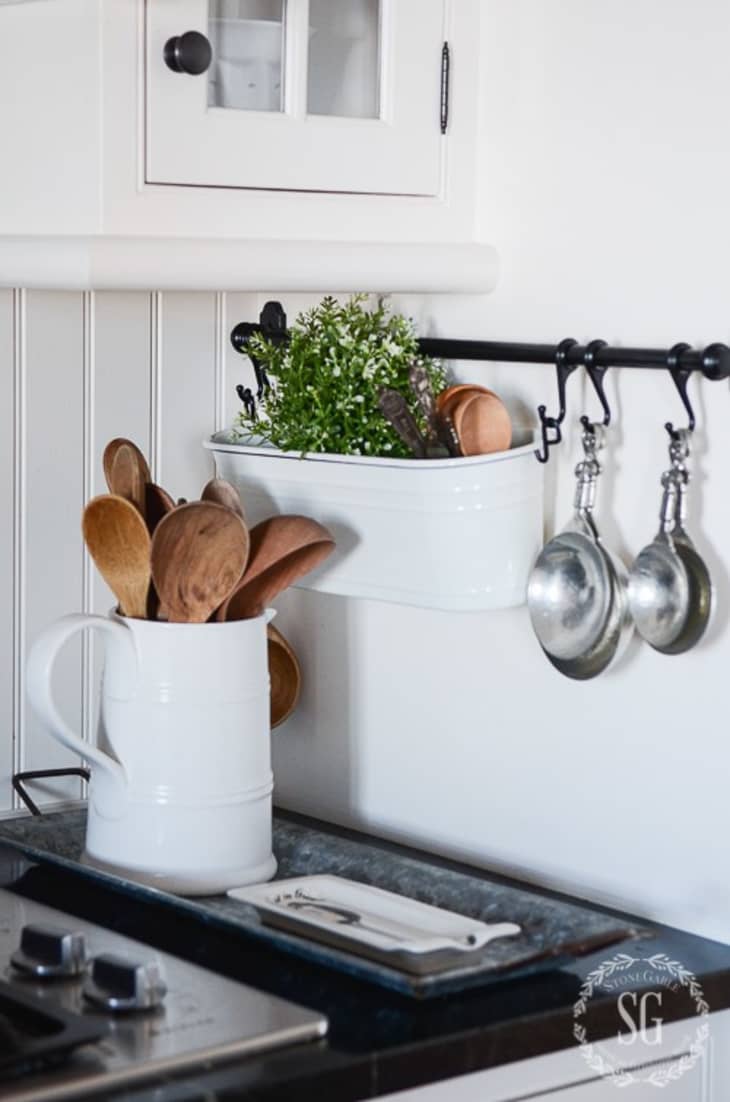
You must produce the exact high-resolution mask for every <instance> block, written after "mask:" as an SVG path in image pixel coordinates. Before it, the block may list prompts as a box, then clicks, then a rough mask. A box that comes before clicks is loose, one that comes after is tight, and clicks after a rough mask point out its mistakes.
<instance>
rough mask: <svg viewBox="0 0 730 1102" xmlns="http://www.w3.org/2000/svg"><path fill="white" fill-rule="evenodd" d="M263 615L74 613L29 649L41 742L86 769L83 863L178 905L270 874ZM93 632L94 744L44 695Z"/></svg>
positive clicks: (272, 863)
mask: <svg viewBox="0 0 730 1102" xmlns="http://www.w3.org/2000/svg"><path fill="white" fill-rule="evenodd" d="M272 616H273V613H272V612H269V613H267V614H265V615H264V616H259V617H257V618H255V619H252V620H238V621H232V622H229V623H220V624H219V623H214V624H171V623H164V622H155V621H150V620H133V619H127V618H125V617H122V616H119V615H117V614H116V613H110V615H109V616H108V617H105V616H86V615H81V614H74V615H71V616H65V617H63V618H62V619H61V620H59V621H57V623H55V624H53V625H52V626H51V627H49V628H47V629H46V631H44V632H43V633H42V634H41V635H40V637H39V638H38V639H37V640H36V642H35V644H34V645H33V647H32V649H31V652H30V655H29V658H28V667H27V681H28V693H29V696H30V700H31V702H32V704H33V706H34V707H35V709H36V710H37V711H38V713H39V715H40V717H41V718H42V720H43V722H44V723H45V725H46V727H47V728H48V730H49V732H50V734H51V735H52V736H53V737H54V738H56V739H58V741H59V742H61V743H63V745H64V746H67V747H68V748H69V749H70V750H73V751H74V752H75V753H77V754H78V755H79V756H80V757H82V758H85V759H86V760H87V761H88V763H89V766H90V769H91V781H90V784H89V811H88V823H87V830H86V848H85V851H84V860H85V861H86V862H87V863H89V864H92V865H95V866H97V867H99V868H103V869H105V870H106V871H108V872H113V873H116V874H118V875H120V876H125V877H128V878H130V879H133V880H136V881H139V882H141V883H145V884H150V885H153V886H154V887H157V888H162V889H164V890H166V891H173V892H179V893H180V894H183V895H205V894H211V893H215V892H222V891H225V890H226V889H227V888H232V887H236V886H237V885H241V884H254V883H258V882H260V881H264V880H269V879H271V877H272V876H273V875H274V872H275V871H276V861H275V860H274V857H273V854H272V850H271V793H272V789H273V779H272V773H271V748H270V728H269V673H268V661H267V644H266V625H267V623H268V622H269V620H270V619H271V618H272ZM89 627H91V628H98V629H99V630H100V632H101V633H102V634H103V635H104V639H105V644H106V655H105V658H106V660H105V669H104V677H103V682H102V693H101V712H100V724H99V738H98V745H97V746H92V745H89V744H88V743H86V742H84V741H82V740H81V739H80V738H78V737H77V736H76V735H75V734H74V733H73V732H72V731H71V730H70V728H69V727H68V725H67V724H66V723H65V721H64V720H63V719H62V717H61V716H60V714H59V712H58V710H57V708H56V706H55V703H54V701H53V697H52V692H51V673H52V668H53V663H54V661H55V658H56V655H57V654H58V651H59V650H60V648H61V647H62V646H63V644H64V643H65V642H66V641H67V640H68V639H69V638H70V636H72V635H74V634H75V633H76V632H78V631H82V630H83V629H84V628H89Z"/></svg>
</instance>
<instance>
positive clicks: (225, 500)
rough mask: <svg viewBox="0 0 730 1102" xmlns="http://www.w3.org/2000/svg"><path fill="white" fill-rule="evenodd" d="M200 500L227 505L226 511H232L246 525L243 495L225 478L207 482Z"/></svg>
mask: <svg viewBox="0 0 730 1102" xmlns="http://www.w3.org/2000/svg"><path fill="white" fill-rule="evenodd" d="M200 500H201V501H217V502H218V504H219V505H225V507H226V509H231V510H232V511H233V512H234V513H236V514H237V515H238V516H239V517H240V518H241V520H242V521H243V522H244V524H245V523H246V514H245V513H244V511H243V502H242V501H241V495H240V494H239V492H238V490H237V489H236V487H235V486H232V485H231V483H230V482H226V480H225V478H211V480H210V482H207V483H206V484H205V486H204V487H203V492H202V494H201V495H200Z"/></svg>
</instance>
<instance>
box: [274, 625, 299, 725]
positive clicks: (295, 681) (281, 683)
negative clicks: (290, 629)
mask: <svg viewBox="0 0 730 1102" xmlns="http://www.w3.org/2000/svg"><path fill="white" fill-rule="evenodd" d="M266 635H267V639H268V650H269V677H270V679H271V727H272V729H273V728H274V727H278V726H279V724H281V723H283V722H284V720H285V719H288V718H289V716H290V715H291V714H292V712H293V711H294V709H295V708H296V706H297V702H298V700H299V692H300V690H301V687H302V671H301V668H300V666H299V660H298V659H297V656H296V654H295V653H294V651H293V650H292V647H291V644H290V643H289V642H288V641H287V640H286V639H285V638H284V636H283V635H282V634H281V632H280V631H277V629H276V628H275V627H274V625H273V624H269V626H268V627H267V629H266Z"/></svg>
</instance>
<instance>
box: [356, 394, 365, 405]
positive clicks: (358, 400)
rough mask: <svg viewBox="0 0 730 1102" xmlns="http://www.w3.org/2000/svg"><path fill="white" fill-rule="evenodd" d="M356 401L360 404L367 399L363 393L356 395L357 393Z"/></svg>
mask: <svg viewBox="0 0 730 1102" xmlns="http://www.w3.org/2000/svg"><path fill="white" fill-rule="evenodd" d="M355 401H356V402H357V403H358V404H360V403H361V402H364V401H365V399H364V398H363V396H362V394H356V395H355Z"/></svg>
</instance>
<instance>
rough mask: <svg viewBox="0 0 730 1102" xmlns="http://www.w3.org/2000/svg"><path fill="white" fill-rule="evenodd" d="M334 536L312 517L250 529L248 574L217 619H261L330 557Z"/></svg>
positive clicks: (283, 518)
mask: <svg viewBox="0 0 730 1102" xmlns="http://www.w3.org/2000/svg"><path fill="white" fill-rule="evenodd" d="M334 546H335V541H334V539H333V538H332V533H331V532H330V531H329V530H328V529H327V528H325V527H324V526H323V525H322V524H318V523H317V521H316V520H312V519H311V517H300V516H287V515H285V516H276V517H269V519H268V520H263V521H261V523H260V524H257V525H256V526H255V527H254V528H252V529H251V554H250V557H249V563H248V567H247V569H246V573H245V574H244V576H243V578H242V579H241V581H240V583H239V585H238V586H237V587H236V589H235V590H234V591H233V593H231V595H230V597H229V598H228V600H226V601H225V602H224V603H223V604H222V605H221V607H220V608H219V609H218V612H217V613H216V619H217V620H245V619H248V618H249V617H251V616H260V615H261V613H262V612H263V611H264V609H265V608H266V607H267V605H268V603H269V602H270V601H272V600H273V599H274V597H276V596H277V594H279V593H281V592H282V590H284V589H286V588H287V586H290V585H291V584H292V583H293V582H295V581H297V580H298V579H299V578H301V577H303V576H304V575H305V574H308V573H309V571H310V570H313V569H314V567H315V566H318V565H319V564H320V563H321V562H323V561H324V559H326V558H327V556H328V555H330V554H331V553H332V551H333V549H334Z"/></svg>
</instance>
